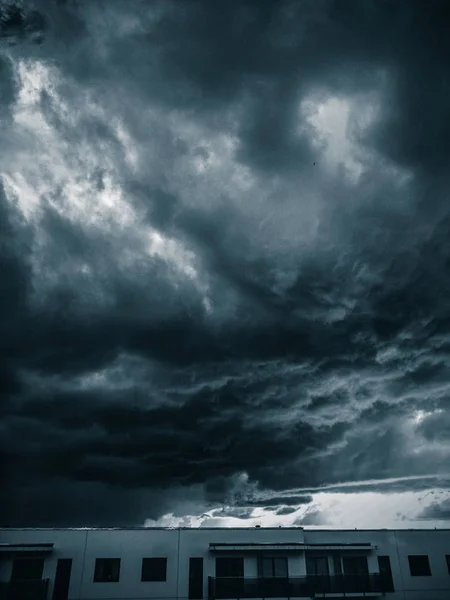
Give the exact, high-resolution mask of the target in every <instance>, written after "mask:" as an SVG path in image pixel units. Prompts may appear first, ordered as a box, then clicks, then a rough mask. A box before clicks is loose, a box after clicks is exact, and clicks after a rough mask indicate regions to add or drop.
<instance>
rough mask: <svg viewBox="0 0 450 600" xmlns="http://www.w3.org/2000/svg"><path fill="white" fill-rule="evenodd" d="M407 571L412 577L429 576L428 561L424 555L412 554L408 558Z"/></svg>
mask: <svg viewBox="0 0 450 600" xmlns="http://www.w3.org/2000/svg"><path fill="white" fill-rule="evenodd" d="M408 562H409V570H410V572H411V576H412V577H424V576H426V575H428V576H429V575H431V569H430V561H429V560H428V556H427V555H426V554H414V555H412V556H411V555H410V556H408Z"/></svg>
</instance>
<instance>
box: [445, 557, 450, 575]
mask: <svg viewBox="0 0 450 600" xmlns="http://www.w3.org/2000/svg"><path fill="white" fill-rule="evenodd" d="M445 560H446V561H447V571H448V574H449V575H450V554H446V555H445Z"/></svg>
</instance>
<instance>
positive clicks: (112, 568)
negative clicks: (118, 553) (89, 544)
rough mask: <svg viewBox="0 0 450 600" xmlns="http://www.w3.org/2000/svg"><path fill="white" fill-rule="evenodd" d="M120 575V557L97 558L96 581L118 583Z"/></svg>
mask: <svg viewBox="0 0 450 600" xmlns="http://www.w3.org/2000/svg"><path fill="white" fill-rule="evenodd" d="M119 577H120V558H97V559H96V560H95V572H94V582H95V583H117V582H118V581H119Z"/></svg>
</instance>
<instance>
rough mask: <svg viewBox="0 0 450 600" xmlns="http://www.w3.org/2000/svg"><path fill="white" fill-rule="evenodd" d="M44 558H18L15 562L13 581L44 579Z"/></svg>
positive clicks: (12, 574)
mask: <svg viewBox="0 0 450 600" xmlns="http://www.w3.org/2000/svg"><path fill="white" fill-rule="evenodd" d="M43 572H44V559H43V558H16V559H14V562H13V568H12V573H11V581H25V580H30V579H42V573H43Z"/></svg>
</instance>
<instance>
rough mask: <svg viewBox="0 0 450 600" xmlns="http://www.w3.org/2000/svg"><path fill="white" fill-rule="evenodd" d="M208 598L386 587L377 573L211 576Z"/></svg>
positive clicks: (303, 595)
mask: <svg viewBox="0 0 450 600" xmlns="http://www.w3.org/2000/svg"><path fill="white" fill-rule="evenodd" d="M208 583H209V587H208V597H209V600H220V599H225V598H313V597H314V596H315V595H316V594H338V593H360V594H368V593H378V594H382V593H383V592H384V591H388V589H389V588H388V583H387V582H386V581H385V580H384V579H383V577H382V576H381V575H380V573H370V574H368V575H305V576H303V577H289V578H282V577H274V578H271V579H262V578H247V577H245V578H244V577H210V578H209V582H208Z"/></svg>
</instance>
